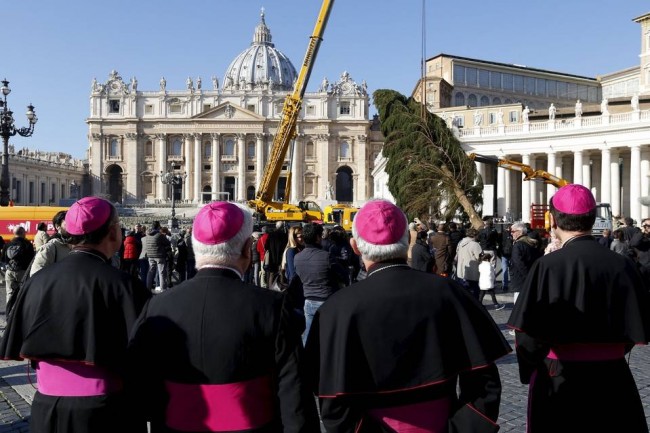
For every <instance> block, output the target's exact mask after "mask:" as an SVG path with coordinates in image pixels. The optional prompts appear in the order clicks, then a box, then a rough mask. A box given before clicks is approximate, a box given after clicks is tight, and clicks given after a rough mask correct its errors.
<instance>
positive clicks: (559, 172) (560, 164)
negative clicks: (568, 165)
mask: <svg viewBox="0 0 650 433" xmlns="http://www.w3.org/2000/svg"><path fill="white" fill-rule="evenodd" d="M562 159H563V158H562V157H561V156H560V157H558V156H556V157H555V171H554V173H555V175H556V176H557V177H562V178H563V177H564V173H563V170H562V168H563V165H564V164H563V162H562Z"/></svg>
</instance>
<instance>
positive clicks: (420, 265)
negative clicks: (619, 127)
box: [0, 185, 650, 433]
mask: <svg viewBox="0 0 650 433" xmlns="http://www.w3.org/2000/svg"><path fill="white" fill-rule="evenodd" d="M550 209H551V217H550V222H551V227H552V231H553V236H554V237H555V240H556V245H555V246H554V247H551V246H552V245H553V243H552V242H549V243H548V245H544V244H543V242H541V239H539V238H538V237H537V236H536V235H535V231H534V230H530V228H529V227H528V226H527V225H526V224H524V223H514V224H512V225H511V226H510V227H507V229H506V230H502V231H501V232H499V231H498V230H496V229H495V228H494V226H493V224H492V223H491V222H490V221H486V224H485V227H483V228H482V229H480V230H476V229H474V228H471V227H469V228H465V229H464V228H462V227H459V226H457V225H456V224H455V223H450V224H446V223H440V224H436V225H435V231H434V230H429V229H428V227H427V226H426V224H424V223H423V222H421V221H420V220H417V219H416V220H414V221H413V222H412V223H409V220H408V219H407V217H406V215H405V214H404V213H403V212H402V210H401V209H400V208H399V207H397V206H396V205H394V204H392V203H390V202H388V201H385V200H371V201H369V202H368V203H366V204H365V205H364V206H363V207H362V208H361V209H360V210H359V212H358V213H357V214H356V216H355V219H354V221H353V225H352V233H351V234H348V233H346V232H345V231H344V230H343V229H342V228H340V227H332V228H325V227H323V225H321V224H317V223H306V224H300V225H292V226H287V225H286V224H283V223H277V224H275V225H272V226H264V227H262V228H261V229H260V230H259V231H254V224H253V218H252V215H251V212H250V210H249V209H248V208H247V207H246V206H244V205H240V204H237V203H232V202H213V203H210V204H208V205H206V206H204V207H203V208H202V209H201V210H200V211H199V213H198V214H197V216H196V217H195V219H194V221H193V224H192V227H191V228H189V227H188V228H185V229H183V230H181V231H180V232H179V233H178V234H176V235H170V233H169V232H168V230H167V228H165V227H161V225H160V224H158V223H154V224H152V225H151V227H150V228H149V230H147V229H146V228H144V227H142V226H136V227H134V228H133V230H129V231H126V233H125V232H124V230H123V229H122V228H121V224H120V221H119V217H118V214H117V212H116V210H115V207H114V206H113V205H112V204H111V203H110V202H108V201H106V200H104V199H101V198H97V197H86V198H84V199H81V200H79V201H77V202H76V203H75V204H73V205H72V206H71V207H70V209H69V211H68V212H67V214H65V215H64V218H63V220H61V221H59V230H60V233H61V240H60V241H53V240H49V241H45V240H42V241H43V242H44V243H43V244H41V246H40V248H39V250H38V251H35V256H38V255H39V254H41V253H42V252H44V251H46V250H48V251H53V252H50V253H47V254H48V258H47V260H42V263H44V265H43V266H42V267H41V268H40V270H38V272H37V273H31V275H30V276H29V277H28V278H25V275H23V278H22V286H21V287H20V288H19V290H17V296H14V298H15V303H14V306H13V311H12V313H11V314H10V315H8V323H7V328H6V330H5V333H4V335H3V337H2V340H1V341H0V357H2V358H3V359H27V360H29V361H30V362H31V364H32V366H33V368H34V369H35V370H36V371H37V381H38V390H37V392H36V395H35V398H34V401H33V405H32V414H31V419H30V428H31V429H32V431H34V432H57V431H66V432H100V433H102V432H114V431H125V432H140V431H141V432H146V431H147V428H149V431H151V432H152V433H155V432H170V431H177V432H178V431H183V432H193V431H233V432H234V431H255V432H281V431H284V432H319V431H321V425H320V422H322V425H323V426H324V428H325V430H326V431H328V432H350V433H352V432H360V433H364V432H387V431H391V432H422V433H424V432H430V433H442V432H454V433H464V432H467V433H469V432H479V433H482V432H496V431H497V430H498V429H499V426H498V424H497V420H498V418H499V411H500V405H501V393H502V386H503V384H502V382H501V378H500V375H499V370H498V368H497V364H496V363H497V361H498V360H499V359H501V358H503V357H504V356H506V355H508V354H509V353H510V352H512V351H513V348H512V347H511V346H510V344H509V343H508V342H507V340H506V339H505V337H504V335H503V332H502V330H501V329H499V326H498V325H497V324H496V323H495V321H494V319H493V318H492V316H491V315H490V313H489V311H488V309H487V308H486V307H484V306H483V304H482V302H483V298H484V296H485V295H486V294H489V295H490V296H491V298H492V301H493V304H494V308H496V309H502V308H504V306H503V305H502V304H499V303H498V302H497V298H496V296H495V289H496V287H495V286H496V271H497V260H498V259H499V258H501V263H502V269H501V271H502V272H503V261H504V260H505V261H506V262H507V266H508V268H509V278H506V277H505V275H503V276H502V278H501V280H502V282H503V283H502V290H512V291H514V293H517V294H519V296H518V298H517V299H516V301H515V302H514V305H512V312H511V314H510V318H509V320H508V322H507V326H508V327H509V328H510V329H511V330H512V332H513V335H514V336H515V341H516V345H515V348H514V350H515V354H516V358H517V361H518V363H519V372H520V380H521V382H522V383H524V384H529V389H530V393H529V395H530V398H529V401H528V405H529V408H528V414H527V416H528V426H527V431H528V432H530V433H540V432H550V431H553V432H560V433H564V432H567V433H568V432H575V431H618V430H619V429H620V427H621V422H623V423H624V425H625V430H626V431H629V432H635V433H636V432H648V426H647V424H646V420H645V416H644V411H643V406H642V403H641V399H640V396H639V392H638V390H637V387H636V384H635V382H634V379H633V377H632V374H631V371H630V366H629V365H628V363H627V362H626V356H627V355H628V354H629V352H630V351H631V350H632V349H633V348H634V346H635V345H640V344H647V343H648V339H649V337H650V318H649V316H648V314H647V313H648V311H649V310H650V291H649V290H650V284H649V282H648V279H647V276H646V274H645V273H644V272H645V270H644V266H646V264H647V265H648V266H650V218H649V219H646V220H644V221H643V225H642V227H643V230H642V231H639V232H637V231H636V230H634V233H630V239H629V241H625V240H624V242H627V244H628V245H629V248H631V249H633V250H634V251H635V259H634V260H633V259H632V258H631V257H630V256H629V255H624V254H620V253H617V252H615V251H613V248H611V247H610V246H609V245H605V244H604V241H603V242H602V243H601V241H602V239H599V240H596V238H594V237H593V236H591V228H592V226H593V224H594V221H595V212H596V203H595V200H594V199H593V195H592V194H591V192H590V191H589V190H588V189H586V188H584V187H582V186H579V185H567V186H565V187H563V188H560V189H559V190H558V191H557V193H556V194H555V195H554V196H553V197H552V198H551V200H550ZM630 231H632V230H630ZM16 238H20V233H16ZM12 242H13V240H12ZM18 242H20V241H19V240H17V241H16V243H18ZM39 242H40V241H39ZM9 244H11V242H10V243H9ZM611 245H612V246H613V245H614V241H612V242H611ZM30 246H31V244H30ZM57 248H58V249H57ZM32 250H33V247H32ZM63 251H65V252H63ZM8 252H9V248H7V247H5V248H4V249H3V255H4V254H7V253H8ZM545 252H546V254H545ZM52 255H53V257H52ZM36 261H37V259H36V258H34V259H32V260H30V262H31V267H33V266H34V264H35V263H36ZM603 263H607V266H603V265H602V264H603ZM170 269H173V270H174V273H175V274H177V276H176V277H175V278H172V277H171V275H172V273H171V272H170ZM27 272H28V270H25V274H27ZM19 276H20V275H15V276H14V277H12V278H16V279H17V278H18V277H19ZM43 324H46V326H43ZM317 405H318V407H317ZM595 413H597V414H598V416H597V417H596V416H594V414H595Z"/></svg>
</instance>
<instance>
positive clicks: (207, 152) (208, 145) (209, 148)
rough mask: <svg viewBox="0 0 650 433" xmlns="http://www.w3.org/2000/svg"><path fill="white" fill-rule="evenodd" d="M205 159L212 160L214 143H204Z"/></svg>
mask: <svg viewBox="0 0 650 433" xmlns="http://www.w3.org/2000/svg"><path fill="white" fill-rule="evenodd" d="M203 157H204V158H212V143H210V142H209V141H206V142H205V143H203Z"/></svg>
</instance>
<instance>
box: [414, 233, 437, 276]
mask: <svg viewBox="0 0 650 433" xmlns="http://www.w3.org/2000/svg"><path fill="white" fill-rule="evenodd" d="M428 237H429V236H428V235H427V232H425V231H419V232H418V234H417V235H416V240H415V245H413V247H412V248H411V267H412V268H413V269H417V270H418V271H422V272H429V273H433V268H434V261H433V257H432V256H431V253H430V252H429V243H428V242H427V239H428Z"/></svg>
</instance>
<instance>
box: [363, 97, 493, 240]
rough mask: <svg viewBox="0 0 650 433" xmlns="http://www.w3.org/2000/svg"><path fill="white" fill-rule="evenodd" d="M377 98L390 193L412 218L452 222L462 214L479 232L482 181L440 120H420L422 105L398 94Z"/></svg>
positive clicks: (429, 116) (481, 223) (436, 117)
mask: <svg viewBox="0 0 650 433" xmlns="http://www.w3.org/2000/svg"><path fill="white" fill-rule="evenodd" d="M373 99H374V103H375V106H376V107H377V109H378V111H379V118H380V120H381V129H382V133H383V134H384V137H385V140H386V141H385V143H384V148H383V155H384V157H385V158H386V159H387V164H386V172H387V173H388V175H389V181H388V188H389V190H390V192H391V194H392V195H393V197H395V199H396V201H397V205H398V206H400V207H401V208H402V209H403V210H404V211H405V212H406V213H407V214H408V215H409V216H418V217H420V218H421V219H426V218H425V216H430V217H432V218H433V219H435V220H444V221H450V220H452V219H453V218H454V217H456V216H457V214H458V213H459V212H460V213H461V214H463V217H464V218H467V219H469V220H470V222H471V223H472V226H473V227H475V228H481V227H482V226H483V221H482V220H481V218H480V217H479V215H478V213H477V212H476V210H475V206H480V205H481V204H482V191H483V181H482V180H481V177H480V175H479V174H478V172H477V170H476V166H475V164H474V162H473V161H472V160H471V159H469V158H468V156H467V154H466V153H465V151H464V150H463V148H462V147H461V144H460V142H459V141H458V140H457V139H456V137H454V135H453V133H452V131H451V130H450V129H449V128H447V125H446V124H445V122H444V121H443V120H442V119H441V118H439V117H438V116H436V115H434V114H432V113H429V112H428V111H427V112H426V118H422V117H421V115H420V112H421V106H420V103H419V102H417V101H415V100H414V99H413V98H407V97H406V96H404V95H402V94H400V93H399V92H396V91H394V90H387V89H380V90H377V91H375V92H374V94H373Z"/></svg>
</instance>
